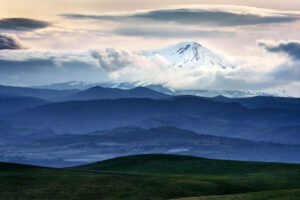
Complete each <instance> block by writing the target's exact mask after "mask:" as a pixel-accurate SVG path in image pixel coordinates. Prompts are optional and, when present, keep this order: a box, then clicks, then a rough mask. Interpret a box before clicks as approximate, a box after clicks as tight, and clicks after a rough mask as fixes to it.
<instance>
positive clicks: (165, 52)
mask: <svg viewBox="0 0 300 200" xmlns="http://www.w3.org/2000/svg"><path fill="white" fill-rule="evenodd" d="M143 55H145V56H153V55H160V56H162V57H164V58H165V59H166V60H168V61H169V62H170V63H172V65H173V66H176V67H209V66H217V67H221V68H223V69H225V68H229V67H230V68H231V67H232V66H231V65H230V64H228V63H227V62H226V61H224V60H223V59H222V58H221V56H219V55H217V54H216V53H214V52H212V51H211V50H209V49H208V48H206V47H204V46H202V45H200V44H199V43H197V42H181V43H179V44H175V45H171V46H169V47H167V48H163V49H158V50H153V51H144V52H143Z"/></svg>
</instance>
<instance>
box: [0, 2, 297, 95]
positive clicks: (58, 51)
mask: <svg viewBox="0 0 300 200" xmlns="http://www.w3.org/2000/svg"><path fill="white" fill-rule="evenodd" d="M0 5H1V6H0V80H1V81H0V84H12V85H39V84H48V83H53V82H63V81H69V80H83V81H92V82H95V81H106V80H115V81H123V80H124V81H148V82H155V83H161V84H162V83H163V84H165V85H167V86H169V87H176V88H186V89H219V90H222V89H238V90H247V89H249V90H266V91H268V90H269V91H271V90H272V91H276V90H285V91H286V92H287V94H288V95H292V96H300V69H299V68H300V66H299V63H300V42H299V41H300V2H299V1H298V0H273V1H268V0H265V1H261V0H223V1H217V0H185V1H182V0H151V1H146V0H144V1H142V0H127V1H121V0H85V1H81V0H51V1H50V0H49V1H41V0H11V1H7V0H0ZM181 41H197V42H199V43H201V44H203V45H204V46H207V47H208V48H211V49H213V50H215V51H216V52H218V53H220V54H221V55H224V56H225V57H226V58H228V59H229V60H231V61H232V62H234V65H235V66H236V68H235V69H234V70H231V71H219V70H213V69H209V70H207V69H206V70H203V69H201V70H200V71H198V72H197V73H196V74H200V75H199V77H195V72H190V71H181V72H177V71H175V72H174V71H170V70H169V69H168V68H167V67H165V66H163V65H165V63H164V62H163V61H161V60H159V61H158V60H157V58H155V59H154V61H153V59H152V60H146V61H145V60H144V59H145V58H141V57H140V56H139V55H137V54H135V52H137V51H140V50H147V49H158V48H163V47H166V46H168V45H171V44H175V43H178V42H181ZM106 48H109V49H110V50H109V51H107V50H104V49H106ZM95 52H97V55H100V56H104V57H105V56H106V58H107V59H108V61H109V59H110V58H111V57H109V56H111V55H114V56H116V55H117V56H119V57H118V58H115V57H114V59H115V60H114V61H116V60H117V61H118V62H117V63H118V64H120V65H124V63H126V64H127V65H131V67H130V66H128V67H127V66H126V67H122V69H120V71H118V70H114V72H113V73H111V72H107V71H105V70H103V66H101V63H99V62H98V61H99V59H98V58H99V57H95V55H96V54H95ZM102 54H104V55H102ZM128 55H129V56H128ZM122 56H126V57H127V58H123V57H122ZM128 57H130V60H126V59H128ZM121 61H122V62H121ZM139 62H144V63H145V62H147V63H148V64H147V67H145V68H143V67H142V66H139V65H140V64H139ZM106 64H108V65H109V64H111V65H113V64H116V62H112V63H110V62H108V63H106ZM102 65H103V63H102ZM144 65H145V64H144ZM113 67H115V66H113ZM153 69H156V72H157V73H159V74H163V76H161V75H160V76H158V75H157V76H155V75H151V76H149V71H150V72H151V70H152V71H153ZM154 71H155V70H154ZM182 74H184V76H182ZM133 77H139V78H133ZM203 77H204V78H203ZM132 79H134V80H132ZM173 79H176V80H177V81H176V83H174V80H173ZM208 80H209V81H208ZM207 82H209V83H210V84H203V83H207Z"/></svg>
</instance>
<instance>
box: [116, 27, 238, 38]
mask: <svg viewBox="0 0 300 200" xmlns="http://www.w3.org/2000/svg"><path fill="white" fill-rule="evenodd" d="M113 32H114V33H115V34H117V35H122V36H141V37H154V38H172V37H174V38H186V37H223V36H224V37H233V36H234V35H235V33H234V32H225V31H224V32H223V31H217V30H212V31H204V30H187V29H182V30H179V29H176V28H168V29H162V28H160V29H157V28H141V27H139V28H117V29H115V30H113Z"/></svg>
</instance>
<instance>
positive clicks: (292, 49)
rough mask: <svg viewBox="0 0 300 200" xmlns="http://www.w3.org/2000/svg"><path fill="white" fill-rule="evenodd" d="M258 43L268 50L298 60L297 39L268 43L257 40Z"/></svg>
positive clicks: (299, 47) (299, 57) (299, 43)
mask: <svg viewBox="0 0 300 200" xmlns="http://www.w3.org/2000/svg"><path fill="white" fill-rule="evenodd" d="M259 45H260V46H263V47H265V48H266V50H267V51H269V52H274V53H285V54H287V55H289V56H290V57H292V58H294V59H297V60H300V42H299V41H288V42H279V43H276V44H269V43H268V42H263V41H261V42H259Z"/></svg>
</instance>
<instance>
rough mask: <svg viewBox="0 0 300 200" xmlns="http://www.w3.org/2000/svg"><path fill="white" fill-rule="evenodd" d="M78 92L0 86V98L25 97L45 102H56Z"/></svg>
mask: <svg viewBox="0 0 300 200" xmlns="http://www.w3.org/2000/svg"><path fill="white" fill-rule="evenodd" d="M77 91H78V90H52V89H36V88H28V87H14V86H5V85H0V96H13V97H15V96H25V97H35V98H40V99H44V100H47V101H56V100H58V99H60V98H63V97H65V96H69V95H71V94H74V93H76V92H77Z"/></svg>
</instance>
